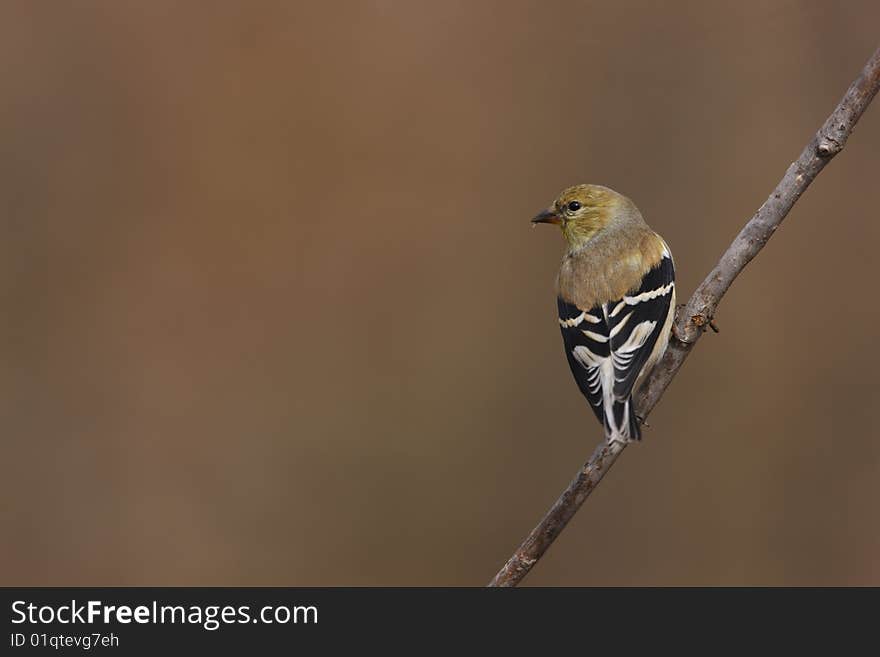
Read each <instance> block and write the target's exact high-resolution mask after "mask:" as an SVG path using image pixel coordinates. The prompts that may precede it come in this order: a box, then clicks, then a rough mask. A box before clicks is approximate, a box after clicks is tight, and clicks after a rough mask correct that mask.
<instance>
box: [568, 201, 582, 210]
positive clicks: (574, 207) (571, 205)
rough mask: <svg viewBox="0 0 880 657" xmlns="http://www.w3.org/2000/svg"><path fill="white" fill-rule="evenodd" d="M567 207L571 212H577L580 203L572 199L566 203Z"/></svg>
mask: <svg viewBox="0 0 880 657" xmlns="http://www.w3.org/2000/svg"><path fill="white" fill-rule="evenodd" d="M568 209H569V210H571V211H572V212H577V211H578V210H580V209H581V204H580V203H578V202H577V201H572V202H571V203H569V204H568Z"/></svg>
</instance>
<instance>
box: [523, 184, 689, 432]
mask: <svg viewBox="0 0 880 657" xmlns="http://www.w3.org/2000/svg"><path fill="white" fill-rule="evenodd" d="M537 224H552V225H556V226H559V227H560V228H561V230H562V236H563V238H564V239H565V242H566V244H567V249H566V251H565V254H564V255H563V257H562V264H561V265H560V268H559V274H558V276H557V278H556V297H557V298H556V301H557V307H558V311H559V327H560V330H561V332H562V342H563V345H564V347H565V355H566V357H567V359H568V365H569V367H570V368H571V372H572V374H573V375H574V379H575V382H576V383H577V385H578V388H579V389H580V391H581V393H582V394H583V395H584V397H586V398H587V401H588V402H589V405H590V406H591V407H592V409H593V412H594V413H595V414H596V417H597V418H598V420H599V422H601V423H602V425H603V427H604V430H605V440H606V442H607V443H608V444H611V443H614V442H619V443H629V442H634V441H637V440H641V437H642V434H641V427H640V419H639V418H638V417H637V416H636V412H635V408H634V404H633V394H634V393H635V392H636V391H638V389H639V386H641V384H642V383H643V382H644V381H645V378H646V377H647V375H648V374H649V373H650V371H651V369H652V368H653V367H654V365H655V364H656V363H657V361H658V360H659V359H660V357H661V356H662V355H663V353H664V351H665V350H666V347H667V345H668V344H669V335H670V331H671V327H672V318H673V315H674V314H675V266H674V264H673V261H672V253H671V251H670V250H669V247H668V246H667V244H666V241H665V240H664V239H663V238H662V237H660V235H658V234H657V233H655V232H654V231H653V230H652V229H651V228H650V227H649V226H648V224H647V223H645V220H644V219H643V218H642V214H641V212H639V209H638V208H637V207H636V205H635V203H633V202H632V201H631V200H630V199H629V198H627V197H626V196H624V195H623V194H620V193H618V192H615V191H614V190H612V189H609V188H608V187H603V186H602V185H590V184H582V185H575V186H573V187H568V188H567V189H564V190H563V191H562V192H561V193H560V194H559V196H558V197H557V198H556V200H555V201H554V202H553V203H552V204H551V205H550V207H549V208H547V209H546V210H544V211H542V212H540V213H539V214H538V215H537V216H535V217H534V218H533V219H532V225H533V226H535V225H537Z"/></svg>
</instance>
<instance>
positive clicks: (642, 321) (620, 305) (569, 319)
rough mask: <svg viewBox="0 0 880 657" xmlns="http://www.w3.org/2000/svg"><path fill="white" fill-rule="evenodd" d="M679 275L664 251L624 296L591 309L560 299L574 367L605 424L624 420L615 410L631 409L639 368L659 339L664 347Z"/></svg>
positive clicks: (616, 424)
mask: <svg viewBox="0 0 880 657" xmlns="http://www.w3.org/2000/svg"><path fill="white" fill-rule="evenodd" d="M674 278H675V272H674V268H673V265H672V259H671V258H670V257H669V256H668V255H667V254H664V256H663V257H662V258H661V260H660V262H659V263H658V264H657V266H656V267H654V268H653V269H651V270H650V271H649V272H648V273H647V274H645V276H644V277H643V278H642V281H641V283H640V285H639V286H638V287H637V288H636V289H635V290H633V291H631V292H630V293H629V294H626V295H624V297H623V298H622V299H619V300H617V301H612V302H609V303H604V304H601V305H597V306H594V307H593V308H590V309H589V310H584V309H582V308H578V307H577V305H575V304H572V303H569V302H567V301H565V300H564V299H562V298H559V299H557V305H558V308H559V325H560V329H561V331H562V340H563V343H564V344H565V355H566V357H567V358H568V364H569V367H570V368H571V371H572V374H574V378H575V381H576V382H577V384H578V387H579V388H580V390H581V392H582V393H583V395H584V396H585V397H586V398H587V399H588V400H589V402H590V406H591V407H592V408H593V411H594V412H595V413H596V417H597V418H599V421H600V422H603V423H604V424H605V425H606V427H608V426H612V427H621V426H623V425H624V424H625V422H624V418H623V417H616V416H617V415H620V414H629V413H630V412H631V409H630V408H629V403H628V402H629V397H630V395H631V394H632V391H633V387H634V386H635V383H636V381H637V379H638V377H639V374H640V373H641V372H642V370H643V369H644V368H645V365H646V364H648V363H649V361H650V360H652V359H653V358H656V357H657V355H658V352H657V351H655V347H658V340H662V342H661V343H660V346H663V347H665V343H666V340H667V339H668V335H667V334H666V333H668V330H669V323H668V322H667V319H668V317H669V316H670V312H672V310H673V301H672V300H673V299H674V285H675V283H674ZM612 413H613V414H614V415H613V416H611V417H609V416H610V415H611V414H612ZM632 432H633V433H635V435H634V436H633V437H637V436H638V433H637V432H638V428H637V427H634V428H633V429H632Z"/></svg>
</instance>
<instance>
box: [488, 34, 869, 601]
mask: <svg viewBox="0 0 880 657" xmlns="http://www.w3.org/2000/svg"><path fill="white" fill-rule="evenodd" d="M878 88H880V48H878V49H877V50H876V51H875V52H874V54H873V55H872V56H871V58H870V59H869V60H868V63H867V64H865V67H864V68H863V69H862V72H861V74H860V75H859V77H858V78H857V79H856V80H855V82H853V83H852V85H850V88H849V89H848V90H847V92H846V94H845V95H844V96H843V99H842V100H841V101H840V103H839V104H838V105H837V107H836V108H835V110H834V111H833V112H832V113H831V116H829V117H828V119H826V121H825V123H824V124H823V125H822V127H821V128H820V129H819V131H818V132H817V133H816V134H815V135H814V136H813V138H812V140H810V143H809V144H807V145H806V147H805V148H804V150H803V152H802V153H801V155H800V157H799V158H798V159H797V160H796V161H795V162H793V163H792V164H791V166H790V167H788V171H786V172H785V175H784V176H783V177H782V180H781V181H779V184H778V185H776V189H774V190H773V193H772V194H770V196H769V197H768V198H767V200H766V201H764V204H763V205H762V206H761V207H760V208H758V211H757V212H756V213H755V214H754V216H753V217H752V218H751V219H750V220H749V222H748V223H747V224H746V225H745V227H744V228H743V229H742V230H741V231H740V233H739V235H737V236H736V238H735V239H734V240H733V243H732V244H731V245H730V246H729V247H728V248H727V251H725V252H724V255H722V256H721V259H720V260H719V261H718V264H717V265H715V268H714V269H713V270H712V271H711V272H709V275H708V276H706V279H705V280H704V281H703V282H702V283H701V284H700V286H699V287H698V288H697V290H696V292H694V294H693V296H692V297H691V298H690V300H689V301H688V302H687V304H685V306H684V307H683V308H681V309H680V310H679V312H678V314H677V316H676V320H675V324H674V326H673V335H672V338H671V339H670V342H669V348H668V349H667V350H666V354H665V356H664V357H663V359H662V360H661V361H660V362H659V363H658V364H657V366H656V367H655V368H654V371H653V372H652V373H651V375H650V376H649V377H648V379H647V381H646V382H645V385H643V386H642V388H641V389H640V390H639V392H638V394H637V397H636V407H637V408H638V409H639V416H640V417H642V418H646V417H647V416H648V414H649V413H650V412H651V409H653V408H654V406H655V405H656V404H657V402H658V401H659V400H660V397H661V396H662V395H663V392H664V391H665V390H666V387H667V386H668V385H669V383H670V382H671V381H672V378H673V377H674V376H675V374H676V373H677V372H678V369H679V368H680V367H681V365H682V363H684V361H685V359H686V358H687V357H688V355H689V354H690V352H691V349H693V348H694V345H695V344H696V343H697V340H699V339H700V336H702V334H703V332H704V331H705V330H706V327H707V326H709V325H710V324H711V322H712V318H713V317H714V315H715V310H716V309H717V308H718V303H719V302H720V301H721V297H723V296H724V293H725V292H727V290H728V288H729V287H730V285H731V283H733V281H734V279H735V278H736V277H737V276H739V274H740V273H741V272H742V270H743V269H744V268H745V266H746V265H747V264H749V262H751V260H752V258H754V257H755V256H756V255H757V254H758V251H760V250H761V249H762V248H763V247H764V245H765V244H766V243H767V241H768V240H769V239H770V238H771V237H772V236H773V233H774V232H775V231H776V229H777V228H778V227H779V224H781V223H782V220H783V219H785V217H786V215H787V214H788V213H789V211H790V210H791V208H792V206H794V204H795V202H796V201H797V200H798V199H799V198H800V196H801V194H803V193H804V191H805V190H806V189H807V187H808V186H809V185H810V183H811V182H813V179H814V178H815V177H816V176H817V175H819V172H820V171H822V169H824V168H825V165H826V164H828V162H830V161H831V159H832V158H833V157H834V156H835V155H837V154H838V153H839V152H840V151H841V150H842V149H843V147H844V145H845V144H846V140H847V138H848V137H849V135H850V133H852V130H853V128H854V127H855V124H856V122H857V121H858V120H859V118H860V117H861V116H862V113H863V112H864V111H865V109H866V108H867V107H868V105H869V104H870V103H871V100H872V99H873V98H874V96H875V95H876V94H877V90H878ZM623 450H624V445H622V444H620V443H613V444H611V445H607V444H605V442H604V441H603V442H602V443H601V444H600V445H599V446H598V447H597V448H596V450H595V451H594V452H593V455H592V456H591V457H590V459H589V460H588V461H587V462H586V463H585V464H584V466H583V467H582V468H581V469H580V471H578V473H577V475H576V476H575V478H574V479H573V480H572V481H571V483H570V484H569V485H568V488H566V489H565V491H563V493H562V495H560V496H559V499H557V500H556V503H555V504H554V505H553V506H552V507H551V508H550V510H549V511H548V512H547V515H545V516H544V518H543V519H542V520H541V522H539V523H538V526H537V527H535V528H534V529H533V530H532V531H531V533H530V534H529V535H528V536H527V537H526V538H525V540H524V541H523V542H522V544H521V545H520V546H519V547H518V548H517V549H516V552H514V553H513V556H512V557H510V559H509V560H508V561H507V563H506V564H504V567H503V568H502V569H501V570H500V571H498V574H497V575H495V577H494V578H493V579H492V581H491V582H490V583H489V586H516V585H517V584H518V583H519V582H520V581H521V580H522V578H523V577H525V576H526V575H527V574H528V573H529V571H530V570H531V569H532V567H533V566H534V565H535V563H537V561H538V559H540V558H541V557H542V556H543V555H544V553H545V552H546V551H547V549H548V548H549V547H550V545H551V544H552V543H553V541H554V540H556V537H557V536H559V534H560V533H561V532H562V530H563V529H564V528H565V526H566V525H567V524H568V521H569V520H571V519H572V517H573V516H574V514H575V513H577V510H578V509H579V508H580V506H581V504H583V503H584V500H586V499H587V497H589V495H590V493H592V492H593V489H595V488H596V486H597V485H598V484H599V482H600V481H602V477H603V476H604V475H605V473H606V472H607V471H608V469H609V468H610V467H611V466H612V465H614V462H615V461H616V460H617V457H618V456H620V454H621V453H622V452H623Z"/></svg>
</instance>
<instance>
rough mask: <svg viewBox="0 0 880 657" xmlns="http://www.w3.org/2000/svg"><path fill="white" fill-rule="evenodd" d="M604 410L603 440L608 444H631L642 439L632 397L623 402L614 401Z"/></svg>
mask: <svg viewBox="0 0 880 657" xmlns="http://www.w3.org/2000/svg"><path fill="white" fill-rule="evenodd" d="M604 410H605V413H604V416H605V417H604V420H603V424H604V425H605V439H606V440H607V441H608V442H609V443H612V442H615V441H616V442H621V443H631V442H633V441H635V440H641V439H642V430H641V428H640V427H639V421H638V419H637V418H636V411H635V408H634V405H633V402H632V397H627V398H626V399H625V400H623V401H620V400H618V399H614V400H612V401H610V403H607V404H606V405H605V409H604Z"/></svg>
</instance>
